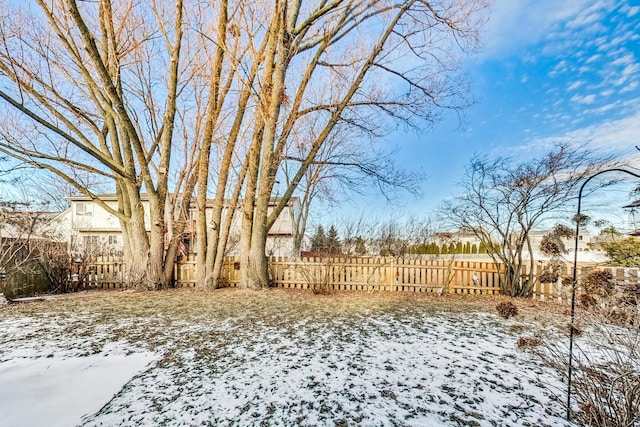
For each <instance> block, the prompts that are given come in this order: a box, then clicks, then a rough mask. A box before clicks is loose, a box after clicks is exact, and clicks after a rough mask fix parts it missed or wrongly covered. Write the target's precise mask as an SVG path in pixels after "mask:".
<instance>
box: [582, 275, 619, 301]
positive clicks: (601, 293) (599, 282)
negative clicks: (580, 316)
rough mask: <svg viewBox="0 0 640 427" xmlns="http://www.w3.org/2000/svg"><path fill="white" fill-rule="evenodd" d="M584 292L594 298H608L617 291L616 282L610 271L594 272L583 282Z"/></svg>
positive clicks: (584, 278)
mask: <svg viewBox="0 0 640 427" xmlns="http://www.w3.org/2000/svg"><path fill="white" fill-rule="evenodd" d="M581 282H582V286H583V288H584V291H585V292H586V293H587V294H589V295H592V296H594V297H608V296H611V295H612V294H613V292H614V291H615V286H616V282H615V280H613V274H611V271H608V270H594V271H591V272H589V273H588V274H586V275H585V277H583V278H582V280H581Z"/></svg>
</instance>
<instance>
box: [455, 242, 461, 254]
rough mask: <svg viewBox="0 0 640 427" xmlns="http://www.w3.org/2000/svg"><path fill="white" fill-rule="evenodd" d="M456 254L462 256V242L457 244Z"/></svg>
mask: <svg viewBox="0 0 640 427" xmlns="http://www.w3.org/2000/svg"><path fill="white" fill-rule="evenodd" d="M456 253H457V254H461V253H462V242H458V243H456Z"/></svg>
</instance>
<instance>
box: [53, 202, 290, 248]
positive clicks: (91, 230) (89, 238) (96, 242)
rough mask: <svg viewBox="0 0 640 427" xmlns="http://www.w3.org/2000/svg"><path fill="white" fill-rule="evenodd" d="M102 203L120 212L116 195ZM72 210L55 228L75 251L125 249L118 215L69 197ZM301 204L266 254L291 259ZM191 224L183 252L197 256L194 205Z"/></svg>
mask: <svg viewBox="0 0 640 427" xmlns="http://www.w3.org/2000/svg"><path fill="white" fill-rule="evenodd" d="M99 197H100V199H101V200H102V201H103V202H105V203H106V204H107V205H109V206H110V207H113V208H114V209H117V203H118V201H117V198H116V195H115V194H104V195H100V196H99ZM68 200H69V201H70V202H71V206H70V207H69V208H68V209H67V210H66V211H64V212H62V213H61V214H60V215H58V216H57V217H56V218H55V219H54V221H53V227H55V228H56V231H57V232H58V234H60V235H62V236H69V243H70V244H71V247H76V248H82V249H83V250H89V251H95V250H99V251H101V252H118V251H121V250H122V249H123V244H124V242H123V238H122V231H121V229H120V222H119V220H118V218H117V217H116V216H115V215H112V214H110V213H109V212H107V211H106V210H105V209H104V208H103V207H102V206H100V205H99V204H98V203H96V202H94V201H93V200H91V198H89V197H87V196H72V197H68ZM278 201H279V200H278V199H272V200H271V201H270V208H269V209H270V210H272V209H273V207H275V205H276V203H277V202H278ZM298 204H299V201H298V199H297V198H292V199H291V200H290V202H289V203H288V205H287V207H286V208H285V209H284V210H283V211H282V213H281V214H280V216H279V217H278V219H277V220H276V222H275V223H274V224H273V227H271V230H269V234H268V238H267V245H266V252H267V255H272V256H291V255H294V254H292V251H293V225H292V221H291V213H292V211H293V210H295V209H296V208H297V206H298ZM143 207H144V208H145V212H147V214H146V215H145V223H146V227H147V230H150V229H151V228H150V220H149V216H148V208H147V207H148V201H147V200H144V198H143ZM212 211H213V201H208V202H207V205H206V212H207V215H208V216H210V215H211V213H212ZM189 215H190V221H189V224H188V225H187V229H186V230H185V233H183V236H182V240H183V245H182V248H183V250H184V251H186V252H188V253H196V252H197V246H198V244H197V242H196V239H195V238H194V228H195V218H196V208H195V203H192V206H191V208H190V212H189ZM239 216H240V215H239V211H237V213H236V215H234V219H233V222H232V226H231V232H230V237H229V240H230V244H229V254H230V255H233V254H235V253H236V252H237V249H238V248H237V244H236V243H237V240H238V238H239V235H240V219H239Z"/></svg>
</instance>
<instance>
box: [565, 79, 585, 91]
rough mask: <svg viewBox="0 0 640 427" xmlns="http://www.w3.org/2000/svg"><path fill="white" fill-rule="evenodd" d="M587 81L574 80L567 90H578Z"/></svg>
mask: <svg viewBox="0 0 640 427" xmlns="http://www.w3.org/2000/svg"><path fill="white" fill-rule="evenodd" d="M585 83H586V82H585V81H584V80H578V81H577V82H573V83H571V84H570V85H569V87H568V88H567V90H576V89H578V88H579V87H580V86H582V85H584V84H585Z"/></svg>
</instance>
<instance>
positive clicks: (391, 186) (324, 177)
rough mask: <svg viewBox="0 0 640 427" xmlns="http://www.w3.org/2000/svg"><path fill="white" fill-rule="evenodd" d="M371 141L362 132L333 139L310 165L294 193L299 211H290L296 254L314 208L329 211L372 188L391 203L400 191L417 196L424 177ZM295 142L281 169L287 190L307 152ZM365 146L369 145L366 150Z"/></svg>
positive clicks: (303, 144)
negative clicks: (400, 164) (402, 166)
mask: <svg viewBox="0 0 640 427" xmlns="http://www.w3.org/2000/svg"><path fill="white" fill-rule="evenodd" d="M370 139H371V137H370V135H366V134H363V133H362V132H358V133H355V134H345V135H339V136H337V135H333V136H332V137H331V139H329V140H328V141H327V142H326V143H325V145H323V147H322V148H321V149H320V151H319V152H318V154H317V155H316V158H315V160H314V161H313V162H312V163H311V164H310V165H309V167H308V169H307V171H306V172H305V174H304V176H303V178H302V179H301V181H300V183H299V184H298V190H297V191H296V193H295V194H297V195H298V200H299V205H298V209H296V210H292V211H291V220H292V224H293V230H294V253H299V252H300V246H301V244H302V239H303V237H304V233H305V231H306V226H307V223H308V221H309V215H310V213H311V208H312V206H316V207H317V206H318V205H320V206H322V207H323V208H330V207H331V206H332V205H337V204H338V203H340V202H341V201H343V200H345V199H347V198H350V197H353V196H356V195H364V194H366V192H367V191H371V189H372V188H373V189H376V188H377V189H378V190H379V191H380V192H381V193H382V194H383V195H384V196H385V197H387V199H388V200H389V201H392V200H393V199H394V198H395V197H396V196H397V194H399V192H401V191H407V192H409V193H412V194H418V188H419V184H420V182H422V180H423V178H422V176H421V174H419V173H409V172H405V171H403V170H400V169H399V168H397V167H396V166H395V165H394V162H393V152H388V153H387V152H380V151H378V150H377V149H376V147H375V144H373V141H370ZM293 142H294V146H293V147H290V148H288V149H287V152H288V153H289V154H288V157H287V158H286V160H285V161H284V162H283V163H282V166H281V167H282V171H283V174H284V179H285V185H286V186H287V187H288V186H289V185H290V184H291V181H292V177H293V175H294V174H295V172H296V171H297V170H298V168H299V165H300V162H301V161H302V158H303V156H304V153H305V151H306V150H307V149H308V147H307V146H306V143H305V141H304V140H302V141H299V140H297V138H293ZM365 144H368V146H367V148H366V149H365V148H364V147H363V145H365ZM365 183H368V184H369V185H367V184H365ZM374 191H375V190H374Z"/></svg>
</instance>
